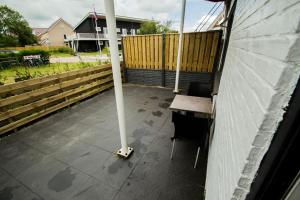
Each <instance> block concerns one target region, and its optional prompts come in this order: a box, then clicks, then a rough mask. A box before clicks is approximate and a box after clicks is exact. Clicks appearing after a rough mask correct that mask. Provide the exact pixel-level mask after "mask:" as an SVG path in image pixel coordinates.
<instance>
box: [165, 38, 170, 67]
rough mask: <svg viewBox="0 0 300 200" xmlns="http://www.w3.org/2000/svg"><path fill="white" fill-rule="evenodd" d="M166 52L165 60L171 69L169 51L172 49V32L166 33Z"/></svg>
mask: <svg viewBox="0 0 300 200" xmlns="http://www.w3.org/2000/svg"><path fill="white" fill-rule="evenodd" d="M165 51H166V53H165V58H166V60H165V62H166V64H165V65H166V69H168V70H171V68H170V66H169V51H170V34H166V50H165Z"/></svg>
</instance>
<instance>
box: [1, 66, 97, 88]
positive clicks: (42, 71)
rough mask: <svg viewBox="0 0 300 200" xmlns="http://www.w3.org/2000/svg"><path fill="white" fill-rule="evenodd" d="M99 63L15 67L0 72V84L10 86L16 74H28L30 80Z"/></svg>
mask: <svg viewBox="0 0 300 200" xmlns="http://www.w3.org/2000/svg"><path fill="white" fill-rule="evenodd" d="M99 65H101V63H99V62H92V63H53V64H49V65H41V66H37V67H24V66H15V67H11V68H9V69H2V70H0V82H2V83H4V84H10V83H14V82H15V78H16V77H17V74H23V75H24V74H30V76H32V78H36V77H42V76H47V75H52V74H59V73H64V72H67V71H72V70H78V69H83V68H86V67H95V66H99Z"/></svg>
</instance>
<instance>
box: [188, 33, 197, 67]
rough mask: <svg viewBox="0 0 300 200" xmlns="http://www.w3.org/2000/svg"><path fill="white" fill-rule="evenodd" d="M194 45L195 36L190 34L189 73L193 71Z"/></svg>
mask: <svg viewBox="0 0 300 200" xmlns="http://www.w3.org/2000/svg"><path fill="white" fill-rule="evenodd" d="M194 45H195V34H194V33H190V34H189V45H188V58H187V71H188V72H191V71H193V70H192V68H193V52H194Z"/></svg>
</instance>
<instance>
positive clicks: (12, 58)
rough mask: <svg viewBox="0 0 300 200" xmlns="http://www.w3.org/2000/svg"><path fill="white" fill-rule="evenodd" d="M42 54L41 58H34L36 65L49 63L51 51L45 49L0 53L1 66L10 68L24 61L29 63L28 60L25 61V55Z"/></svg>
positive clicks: (25, 63)
mask: <svg viewBox="0 0 300 200" xmlns="http://www.w3.org/2000/svg"><path fill="white" fill-rule="evenodd" d="M29 55H40V56H41V60H34V62H33V63H34V65H40V64H48V63H49V55H50V54H49V52H48V51H45V50H22V51H19V52H17V53H0V68H1V69H4V68H8V67H10V66H12V65H18V64H19V63H22V64H24V65H27V63H28V62H27V61H24V58H23V57H24V56H29Z"/></svg>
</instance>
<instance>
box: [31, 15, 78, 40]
mask: <svg viewBox="0 0 300 200" xmlns="http://www.w3.org/2000/svg"><path fill="white" fill-rule="evenodd" d="M59 22H63V23H65V24H67V25H68V26H69V27H70V28H71V29H73V26H72V25H70V24H69V23H68V22H66V21H65V20H64V19H62V18H59V19H58V20H56V21H54V22H53V23H52V24H51V25H50V26H49V27H48V28H32V30H33V31H34V32H35V35H36V36H41V35H43V34H45V33H47V32H49V31H50V30H51V29H53V28H54V27H55V26H56V25H57V24H58V23H59Z"/></svg>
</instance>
